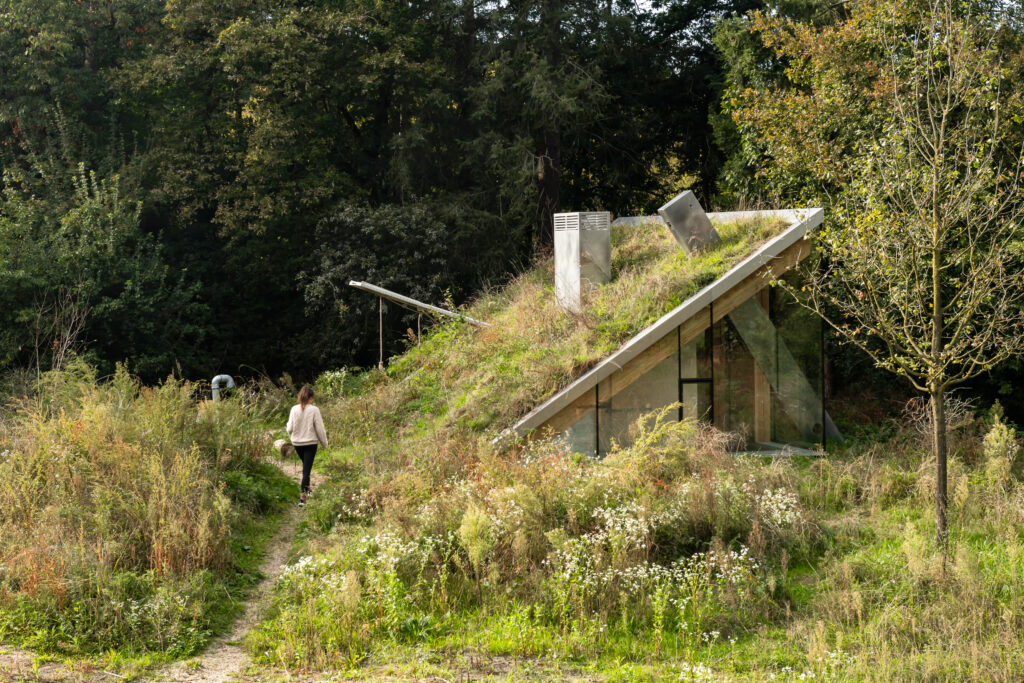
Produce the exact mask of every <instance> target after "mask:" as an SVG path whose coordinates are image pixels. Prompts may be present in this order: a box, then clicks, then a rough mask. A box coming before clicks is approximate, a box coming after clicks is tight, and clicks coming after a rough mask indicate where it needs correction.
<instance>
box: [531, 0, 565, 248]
mask: <svg viewBox="0 0 1024 683" xmlns="http://www.w3.org/2000/svg"><path fill="white" fill-rule="evenodd" d="M541 24H542V30H543V31H544V34H545V36H546V52H547V54H546V55H545V57H546V59H547V62H548V65H549V66H550V67H551V70H552V72H555V71H557V70H558V68H559V67H560V66H561V64H562V38H561V33H562V0H543V5H542V7H541ZM541 137H542V141H541V152H540V155H539V156H540V169H539V170H538V177H537V185H538V190H539V193H538V194H539V197H538V206H537V210H538V216H537V235H536V244H535V246H536V247H540V248H543V247H547V246H550V245H551V244H553V243H554V240H555V230H554V218H553V216H552V214H554V213H555V212H557V211H560V210H561V204H562V202H561V197H560V196H559V192H560V187H561V178H560V176H561V168H562V140H561V138H562V136H561V131H560V130H559V125H558V122H557V121H548V122H547V125H546V126H545V130H544V131H543V132H542V133H541Z"/></svg>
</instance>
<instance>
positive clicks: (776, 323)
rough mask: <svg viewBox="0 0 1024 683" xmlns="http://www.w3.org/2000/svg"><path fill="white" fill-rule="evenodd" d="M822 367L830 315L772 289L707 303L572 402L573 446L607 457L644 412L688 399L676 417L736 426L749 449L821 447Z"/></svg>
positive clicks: (565, 425) (566, 428)
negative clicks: (728, 303) (824, 317)
mask: <svg viewBox="0 0 1024 683" xmlns="http://www.w3.org/2000/svg"><path fill="white" fill-rule="evenodd" d="M722 308H723V309H724V308H725V306H722ZM716 318H717V319H716ZM822 375H823V373H822V327H821V321H820V320H819V319H818V318H816V317H815V316H814V315H813V314H811V313H809V312H808V311H806V310H805V309H803V308H802V307H801V306H799V305H798V304H797V303H796V302H795V301H793V299H792V297H791V296H790V295H789V294H788V293H786V292H785V291H784V290H781V289H768V288H765V289H761V290H760V291H758V292H757V293H755V294H754V295H753V296H751V297H750V298H748V299H747V300H745V301H742V302H741V303H740V304H739V305H736V306H735V307H733V308H731V309H729V310H720V311H718V312H717V313H716V311H715V310H714V306H710V307H708V308H705V309H704V310H703V311H701V312H700V313H699V314H697V315H695V316H693V317H692V318H691V319H690V320H688V321H686V322H685V323H683V324H682V325H681V326H680V327H678V328H676V329H675V330H674V331H673V332H671V333H669V334H668V335H666V336H665V337H663V338H662V339H661V340H659V341H658V342H657V343H655V344H654V345H653V346H651V347H650V348H648V349H647V350H645V351H643V352H642V353H641V354H640V355H639V356H638V357H637V358H634V359H633V360H632V361H630V362H629V363H627V364H625V365H624V366H623V367H622V368H620V369H618V370H616V371H615V372H614V373H613V374H612V375H611V376H609V377H608V378H607V379H605V380H604V381H602V382H601V383H600V384H599V385H598V386H597V387H595V388H594V389H592V390H589V391H588V393H587V394H586V395H584V396H582V397H581V398H580V399H578V400H577V401H575V402H574V403H573V405H572V406H570V407H569V408H566V409H565V410H564V411H563V413H564V415H565V418H564V419H563V421H562V427H561V429H562V430H563V431H562V435H563V438H564V439H565V440H566V442H567V444H568V445H569V446H570V448H572V449H573V450H574V451H576V452H579V453H586V454H594V455H597V456H602V455H605V454H607V453H608V452H609V451H610V450H611V448H612V444H613V443H619V444H621V445H628V444H629V443H630V441H631V432H630V430H631V428H632V427H633V425H634V424H635V422H636V421H637V419H638V418H639V417H640V416H641V415H644V414H645V413H649V412H651V411H655V410H658V409H659V408H663V407H665V406H668V405H671V404H673V403H681V404H682V406H681V408H680V409H679V411H678V414H677V415H675V416H674V417H676V418H677V419H684V418H696V419H700V420H704V421H707V422H710V423H713V424H714V425H715V426H716V427H717V428H719V429H721V430H723V431H728V432H733V433H735V434H737V435H739V437H740V438H738V439H737V440H736V443H737V445H738V446H739V447H740V448H741V449H742V450H776V449H778V448H780V447H782V446H783V445H792V446H799V447H815V446H817V445H819V444H823V443H824V415H825V411H824V403H823V400H822V395H823V393H822V388H823V385H822V381H823V376H822ZM560 415H562V414H561V413H560ZM556 419H557V418H556ZM552 423H554V420H552Z"/></svg>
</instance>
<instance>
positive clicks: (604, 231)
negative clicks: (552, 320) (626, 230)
mask: <svg viewBox="0 0 1024 683" xmlns="http://www.w3.org/2000/svg"><path fill="white" fill-rule="evenodd" d="M554 218H555V300H556V301H557V302H558V305H559V307H560V308H562V309H563V310H568V311H579V310H580V302H581V300H582V296H583V292H584V291H586V290H587V289H592V288H596V287H598V286H600V285H603V284H607V283H608V282H609V281H610V280H611V276H612V238H611V228H610V225H611V215H610V214H609V213H608V212H607V211H586V212H577V213H556V214H555V216H554Z"/></svg>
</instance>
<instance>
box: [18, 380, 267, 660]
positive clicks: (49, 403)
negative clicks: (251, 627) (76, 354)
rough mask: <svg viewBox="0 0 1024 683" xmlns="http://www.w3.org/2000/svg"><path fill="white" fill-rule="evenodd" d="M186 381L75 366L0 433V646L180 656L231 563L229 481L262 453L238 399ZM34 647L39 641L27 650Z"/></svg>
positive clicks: (24, 404)
mask: <svg viewBox="0 0 1024 683" xmlns="http://www.w3.org/2000/svg"><path fill="white" fill-rule="evenodd" d="M193 393H194V388H193V387H192V386H191V385H190V384H189V383H187V382H183V381H180V380H176V379H174V378H170V379H168V380H167V381H166V382H164V383H163V384H162V385H160V386H159V387H143V386H141V385H140V384H139V383H138V382H137V381H136V380H135V379H134V378H132V377H131V376H130V375H129V374H128V373H127V371H125V370H124V368H119V369H118V371H117V373H116V374H115V375H114V376H113V377H112V378H110V380H109V381H105V382H98V381H97V378H96V377H95V374H94V372H93V370H92V369H91V368H89V367H88V366H87V365H85V364H84V363H82V362H81V361H75V362H73V363H72V364H71V365H70V366H69V368H68V369H67V370H65V371H62V372H53V373H48V374H46V375H44V376H43V377H42V379H41V380H40V384H39V387H38V391H37V392H36V393H35V395H34V397H23V398H20V399H17V400H15V401H14V402H13V403H11V404H10V405H9V406H8V410H7V416H8V417H7V420H6V425H5V428H4V429H3V431H2V432H0V640H4V639H6V638H11V637H13V638H15V639H16V640H21V641H24V640H26V639H27V641H29V642H31V643H32V644H36V645H38V646H41V647H49V648H52V647H63V648H70V649H72V650H77V649H84V650H97V649H103V648H106V647H128V648H134V649H139V650H146V649H158V650H164V651H166V650H173V651H176V652H179V653H180V652H187V651H191V650H194V649H195V648H196V647H197V646H198V645H199V644H201V642H203V641H204V639H205V637H206V636H207V635H208V631H209V623H210V620H211V618H212V617H211V615H209V614H206V613H205V611H206V609H207V607H208V605H209V604H210V601H211V597H210V595H209V592H210V590H211V589H212V588H213V585H214V583H215V581H214V577H215V576H217V575H219V574H223V573H224V572H225V570H226V569H228V568H229V566H230V564H231V561H232V556H231V553H230V551H229V547H228V535H229V532H230V530H231V528H232V523H233V522H234V521H235V514H236V510H235V508H234V506H233V505H232V501H231V498H230V497H229V493H230V492H231V491H230V489H229V487H227V486H226V482H229V481H230V479H231V478H230V476H229V475H230V473H232V472H243V471H244V470H245V469H246V468H247V467H248V466H249V465H251V464H253V463H256V462H258V461H259V460H260V459H261V458H262V457H263V456H264V454H265V453H266V452H267V444H266V442H265V439H264V438H263V437H262V436H260V432H259V430H258V429H256V426H257V425H256V421H255V420H254V419H253V417H252V416H251V411H250V410H249V408H248V407H247V406H245V405H244V403H243V402H241V401H234V402H230V401H228V402H223V403H220V404H216V405H214V404H212V403H204V404H201V405H200V406H198V409H197V404H196V402H195V400H194V396H193ZM34 641H38V642H34Z"/></svg>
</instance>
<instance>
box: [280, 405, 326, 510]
mask: <svg viewBox="0 0 1024 683" xmlns="http://www.w3.org/2000/svg"><path fill="white" fill-rule="evenodd" d="M312 400H313V390H312V389H310V388H309V386H308V385H305V386H303V387H302V389H300V390H299V404H298V405H296V406H292V412H291V413H290V414H289V415H288V426H287V427H285V429H287V430H288V436H289V437H291V440H292V445H293V446H295V452H296V453H298V455H299V457H300V458H302V487H301V493H300V494H299V507H303V506H304V505H305V504H306V494H307V493H309V473H310V471H311V470H312V469H313V458H315V457H316V447H317V444H319V445H321V446H323V447H324V448H327V430H325V429H324V419H323V417H321V416H320V409H319V408H317V407H316V406H314V405H310V402H311V401H312Z"/></svg>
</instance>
